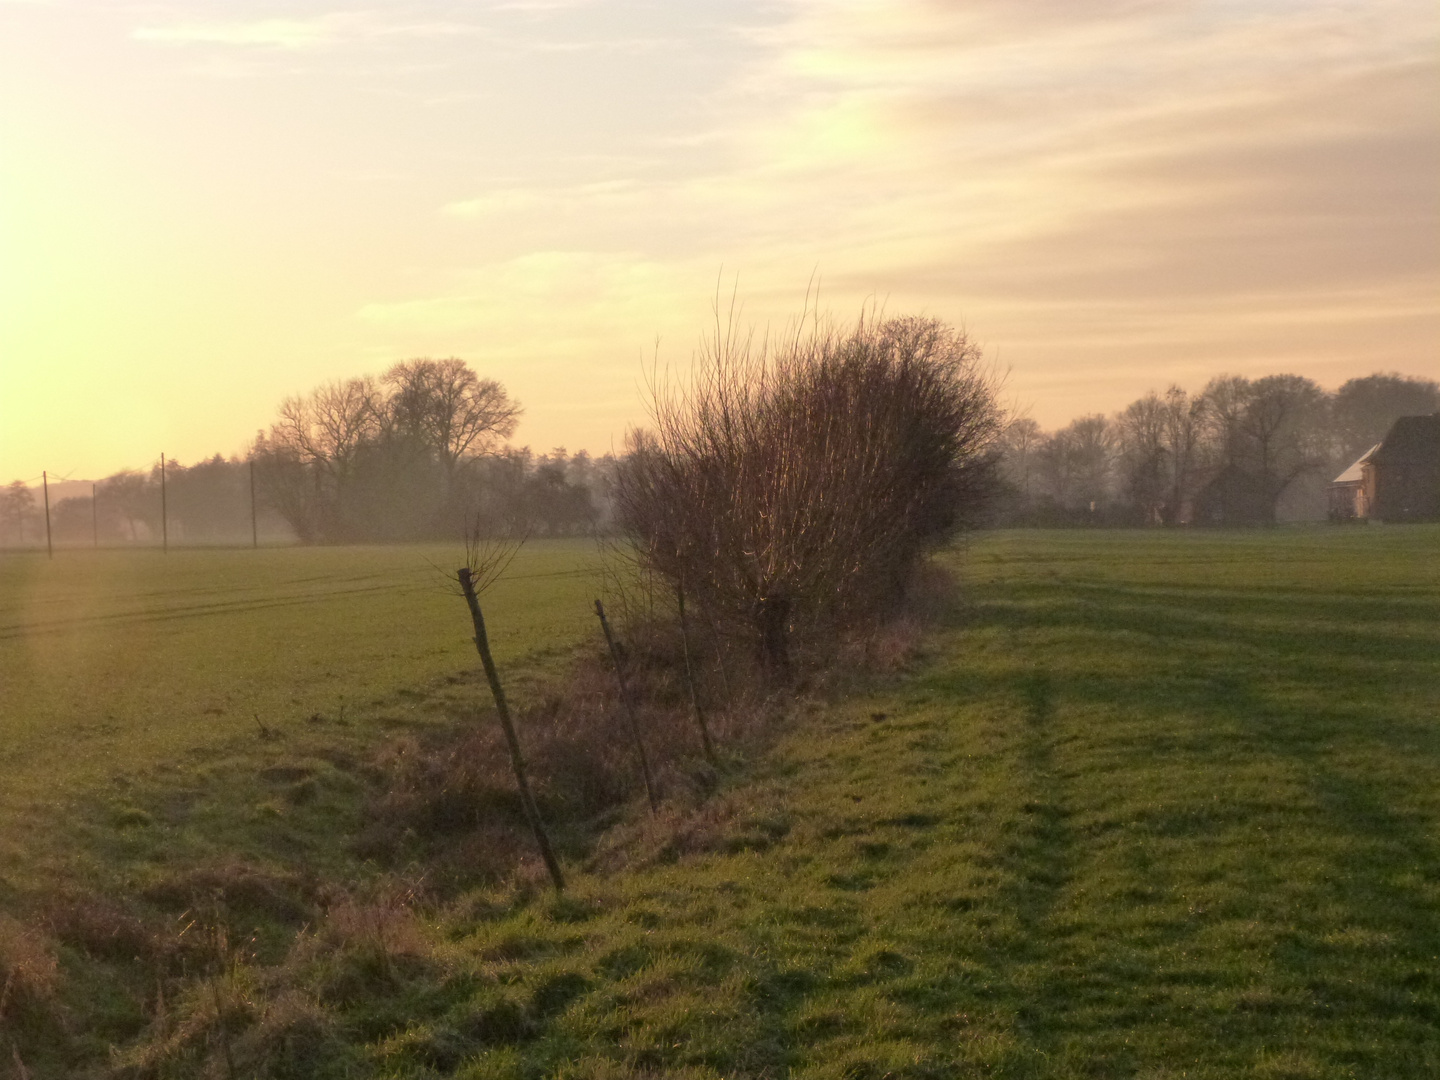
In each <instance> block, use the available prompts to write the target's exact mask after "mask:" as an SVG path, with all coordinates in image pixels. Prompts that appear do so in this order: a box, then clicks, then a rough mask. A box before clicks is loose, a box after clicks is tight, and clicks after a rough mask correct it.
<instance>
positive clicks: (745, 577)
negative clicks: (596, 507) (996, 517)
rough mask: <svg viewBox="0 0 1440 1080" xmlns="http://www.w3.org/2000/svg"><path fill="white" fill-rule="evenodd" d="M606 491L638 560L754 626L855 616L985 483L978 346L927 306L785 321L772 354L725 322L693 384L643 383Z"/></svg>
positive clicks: (986, 425)
mask: <svg viewBox="0 0 1440 1080" xmlns="http://www.w3.org/2000/svg"><path fill="white" fill-rule="evenodd" d="M652 417H653V420H654V430H653V431H651V432H635V433H632V437H631V444H630V449H631V452H630V455H629V458H628V460H627V462H626V464H625V467H624V468H623V469H622V471H621V474H620V477H619V480H618V482H617V504H618V506H619V509H620V513H621V517H622V520H623V521H624V522H625V524H626V525H627V527H628V528H629V530H630V531H631V534H632V536H633V537H634V538H635V541H636V544H637V546H638V549H639V557H640V561H641V563H642V565H644V566H646V567H647V568H649V569H651V570H654V571H658V572H659V573H660V574H662V575H663V576H664V577H666V578H668V579H669V581H670V582H671V584H672V586H678V585H680V584H681V583H683V586H684V588H685V591H686V597H687V599H688V600H690V601H691V602H693V603H695V604H696V605H698V606H701V607H704V608H706V609H707V610H708V611H709V612H711V613H714V614H716V615H718V616H719V617H721V618H723V619H725V620H728V621H730V622H731V623H735V624H742V625H745V626H748V627H749V630H750V632H751V633H753V634H754V640H755V642H756V645H757V649H758V651H759V654H760V656H761V658H762V660H763V661H764V662H765V664H766V665H767V667H768V668H769V669H770V670H772V671H774V672H783V671H785V670H786V669H787V668H788V664H789V654H788V640H789V636H790V633H791V631H792V628H793V627H794V626H795V625H797V624H799V625H814V624H815V623H816V622H817V621H829V622H834V623H843V622H846V621H852V620H857V619H863V618H865V617H867V615H868V614H872V613H873V612H874V611H875V610H876V609H877V607H879V606H883V605H884V604H885V603H887V602H891V601H893V599H894V597H895V596H896V595H898V593H899V592H900V591H901V590H902V589H903V588H904V585H905V583H906V581H907V580H908V577H909V575H910V573H911V571H912V569H913V567H914V565H915V563H916V562H917V560H918V559H919V558H920V557H921V556H922V555H923V554H924V553H925V552H926V551H928V550H930V549H931V548H932V547H934V546H935V545H937V544H939V543H941V542H943V541H944V540H945V539H946V538H948V537H949V536H950V535H952V533H953V532H954V530H955V529H956V528H957V527H959V526H960V525H961V524H962V523H963V520H964V515H965V513H966V509H967V506H968V505H970V504H973V502H974V501H975V500H977V499H978V498H980V497H981V496H982V493H983V494H985V495H988V494H989V492H990V472H991V470H992V467H993V463H992V462H991V460H990V459H989V458H988V457H987V455H986V451H987V450H988V449H989V447H990V445H991V444H992V442H993V441H994V440H995V438H996V437H997V435H998V433H999V428H1000V411H999V409H998V407H997V406H996V404H995V386H994V383H993V381H992V380H991V378H990V376H989V375H988V373H987V372H986V371H985V370H984V369H982V368H981V366H980V353H979V350H978V349H977V348H976V347H975V346H974V345H973V344H972V343H971V342H969V341H968V340H967V339H966V338H965V336H964V335H963V334H962V333H960V332H958V331H956V330H954V329H953V328H951V327H949V326H946V325H945V324H943V323H940V322H938V321H935V320H929V319H891V320H883V321H880V320H867V319H864V318H862V319H861V320H860V321H859V322H858V323H857V324H856V326H855V327H854V328H853V329H852V330H850V331H848V332H844V333H842V332H840V331H838V330H836V329H835V328H834V327H832V326H829V325H816V326H814V328H813V329H812V330H809V331H804V332H802V331H801V330H799V329H797V330H796V331H795V333H793V334H792V335H790V336H788V337H787V338H786V339H784V340H782V342H781V343H780V345H779V346H778V347H776V348H775V349H774V350H773V351H772V350H770V349H768V348H767V347H766V346H764V345H760V346H756V345H755V343H754V342H753V339H752V338H751V337H749V336H744V335H741V334H739V333H737V332H736V330H735V326H734V321H733V319H732V320H731V322H730V324H729V325H720V324H719V320H718V319H717V331H716V334H715V337H714V338H713V339H712V340H711V341H709V342H707V343H706V347H705V350H704V351H703V352H702V354H701V356H700V357H699V358H698V363H697V365H696V368H695V375H694V378H693V380H692V382H691V383H690V384H689V385H688V386H683V387H680V386H675V385H673V384H672V385H664V386H657V387H656V388H655V394H654V398H653V401H652Z"/></svg>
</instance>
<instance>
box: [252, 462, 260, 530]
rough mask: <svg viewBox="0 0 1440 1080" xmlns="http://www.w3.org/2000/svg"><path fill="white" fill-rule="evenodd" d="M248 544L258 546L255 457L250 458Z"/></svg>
mask: <svg viewBox="0 0 1440 1080" xmlns="http://www.w3.org/2000/svg"><path fill="white" fill-rule="evenodd" d="M250 546H251V547H252V548H258V547H259V546H260V526H259V525H257V524H256V523H255V459H254V458H251V459H250Z"/></svg>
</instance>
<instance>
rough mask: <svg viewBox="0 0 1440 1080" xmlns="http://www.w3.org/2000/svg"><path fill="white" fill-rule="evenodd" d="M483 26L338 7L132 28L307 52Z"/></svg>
mask: <svg viewBox="0 0 1440 1080" xmlns="http://www.w3.org/2000/svg"><path fill="white" fill-rule="evenodd" d="M481 33H484V30H483V29H482V28H481V27H479V26H477V25H473V24H470V23H465V22H457V21H446V20H429V21H427V20H420V21H404V20H395V19H391V18H386V17H384V16H381V15H380V14H378V13H375V12H367V11H335V12H329V13H326V14H322V15H316V16H313V17H311V18H307V19H254V20H239V21H213V22H212V21H182V22H176V23H169V24H164V25H158V26H142V27H138V28H136V29H135V30H134V31H132V32H131V37H132V38H134V39H135V40H137V41H147V42H154V43H157V44H165V45H221V46H239V47H249V48H261V49H285V50H304V49H317V48H322V47H325V46H332V45H337V44H340V43H343V42H347V41H364V40H375V39H381V38H447V37H460V36H473V35H477V34H481Z"/></svg>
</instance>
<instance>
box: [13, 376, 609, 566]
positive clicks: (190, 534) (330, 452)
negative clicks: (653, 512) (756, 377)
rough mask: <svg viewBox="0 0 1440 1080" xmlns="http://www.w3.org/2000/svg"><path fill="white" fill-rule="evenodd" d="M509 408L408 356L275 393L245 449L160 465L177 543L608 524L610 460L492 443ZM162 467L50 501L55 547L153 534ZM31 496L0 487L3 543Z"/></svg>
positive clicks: (543, 532) (37, 519)
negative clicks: (375, 374)
mask: <svg viewBox="0 0 1440 1080" xmlns="http://www.w3.org/2000/svg"><path fill="white" fill-rule="evenodd" d="M519 415H520V406H519V405H518V403H516V402H514V401H513V400H512V399H511V398H510V397H509V396H508V395H507V394H506V392H505V390H504V388H503V387H501V386H500V384H499V383H497V382H495V381H494V380H489V379H481V378H479V377H478V376H477V375H476V374H475V372H474V371H472V370H471V369H470V368H469V367H468V366H467V365H466V364H465V363H464V362H462V361H460V360H454V359H450V360H410V361H405V362H404V363H400V364H396V365H395V366H394V367H392V368H391V369H390V370H388V371H387V372H385V374H384V375H382V376H381V377H380V378H379V379H375V378H369V377H366V378H359V379H350V380H346V381H342V382H334V383H329V384H326V385H324V386H321V387H318V388H316V389H315V390H313V391H311V392H310V393H309V394H306V395H303V396H299V397H293V398H288V399H286V400H285V401H284V402H282V403H281V405H280V408H279V418H278V419H277V420H276V422H275V423H274V424H273V425H271V427H270V429H269V430H268V431H262V432H260V433H259V434H258V435H257V436H256V439H255V442H254V444H253V445H252V446H251V448H250V449H249V451H248V452H247V453H246V454H245V456H244V457H239V456H236V457H231V458H229V459H228V460H227V459H225V458H223V457H221V456H220V455H218V454H217V455H216V456H215V457H213V458H211V459H209V460H208V461H202V462H199V463H197V464H194V465H191V466H188V467H185V466H182V465H179V464H177V463H175V462H168V463H167V464H166V467H165V472H164V478H163V480H164V499H163V505H164V508H165V518H164V521H165V527H166V528H168V531H169V536H170V539H171V541H172V542H178V543H200V544H205V543H237V542H247V541H249V540H250V538H251V535H252V517H251V515H252V479H253V492H254V502H253V508H254V512H255V515H256V521H255V522H254V523H253V524H254V526H255V529H256V531H258V533H259V534H260V536H261V538H262V539H264V540H268V541H271V542H275V541H283V540H290V541H294V540H298V541H300V542H302V543H340V542H360V541H394V540H426V539H455V538H458V537H460V536H463V535H465V534H466V533H467V532H470V531H474V530H475V529H477V528H478V529H479V530H480V531H481V532H496V533H499V532H505V533H512V532H516V531H519V532H526V533H529V534H531V535H536V536H571V535H576V534H579V533H588V532H591V531H594V530H597V529H605V528H608V527H609V524H610V521H611V518H612V514H611V510H610V507H611V488H612V477H613V474H614V469H615V462H614V459H613V457H611V456H610V455H606V456H605V457H602V458H592V457H591V456H590V455H589V454H587V453H586V452H584V451H580V452H578V453H576V454H569V453H567V452H566V450H565V449H564V448H563V447H562V448H557V449H555V450H552V451H551V452H550V453H548V454H540V455H536V454H533V453H532V452H531V451H530V450H529V448H524V449H518V450H517V449H512V448H507V447H504V446H503V445H502V443H503V440H504V439H505V438H507V437H508V436H509V435H510V434H512V433H513V431H514V429H515V423H516V420H517V419H518V417H519ZM161 485H162V477H161V469H160V466H159V464H157V465H155V466H154V467H153V468H152V469H151V470H150V471H149V472H148V473H142V472H137V471H133V470H127V471H124V472H120V473H116V474H115V475H114V476H110V477H107V478H106V479H104V480H102V481H99V482H98V483H97V484H96V486H95V498H94V499H93V501H92V499H90V498H85V497H82V498H75V497H70V498H64V499H61V500H59V501H58V502H56V503H55V504H54V505H52V507H51V515H50V516H51V528H52V531H53V533H54V537H55V539H56V541H57V542H61V543H72V544H73V543H83V542H89V541H91V540H92V539H97V538H98V541H99V542H100V543H104V544H116V543H154V542H157V541H158V540H159V538H160V536H161V530H162V518H161V513H162V490H161ZM44 529H45V524H44V517H43V510H42V508H41V507H40V506H39V505H38V504H37V500H36V497H35V492H34V490H33V489H31V488H29V487H27V486H26V485H24V484H22V483H20V482H18V481H17V482H15V483H12V484H11V485H10V486H9V487H8V488H6V489H4V491H3V493H0V543H5V544H11V545H33V544H36V543H44V540H45V532H44Z"/></svg>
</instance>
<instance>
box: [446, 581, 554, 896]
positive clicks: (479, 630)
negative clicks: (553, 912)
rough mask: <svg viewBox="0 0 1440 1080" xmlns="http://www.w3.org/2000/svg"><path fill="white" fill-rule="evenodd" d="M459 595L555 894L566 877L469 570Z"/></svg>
mask: <svg viewBox="0 0 1440 1080" xmlns="http://www.w3.org/2000/svg"><path fill="white" fill-rule="evenodd" d="M457 576H458V577H459V579H460V591H461V592H463V593H464V594H465V603H466V605H467V606H468V607H469V608H470V621H471V622H472V623H474V624H475V651H476V652H478V653H479V654H480V663H481V664H482V665H483V666H484V668H485V681H486V682H488V683H489V684H490V695H491V696H492V697H493V698H494V699H495V712H496V714H497V715H498V716H499V717H500V727H501V729H502V730H503V731H504V732H505V743H506V745H507V746H509V748H510V766H511V768H513V769H514V770H515V785H516V786H517V787H518V788H519V789H520V806H521V808H522V809H524V811H525V820H526V821H528V822H529V823H530V831H531V832H532V833H534V834H535V843H536V844H537V845H538V846H539V848H540V857H541V858H542V859H544V860H545V869H546V870H548V871H550V880H551V882H553V883H554V885H555V891H556V892H560V891H561V890H563V889H564V888H565V876H564V875H563V874H562V873H561V872H560V862H559V860H557V859H556V858H555V852H554V851H553V850H551V848H550V837H549V836H547V835H546V833H545V825H544V823H543V822H542V821H541V820H540V808H539V807H538V806H536V805H535V797H534V796H533V795H531V794H530V781H529V779H528V778H527V777H526V775H525V757H524V755H523V754H521V753H520V739H519V737H518V736H517V735H516V734H515V725H514V723H512V722H511V720H510V706H509V704H508V703H507V702H506V701H505V689H504V688H503V687H502V686H501V685H500V673H499V671H497V670H496V668H495V660H494V658H493V657H492V656H491V655H490V639H489V637H488V636H486V633H485V616H484V615H483V614H482V613H481V611H480V599H479V597H478V596H476V595H475V582H474V581H473V580H472V578H471V574H470V568H469V567H462V568H461V569H460V571H459V573H458V574H457Z"/></svg>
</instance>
